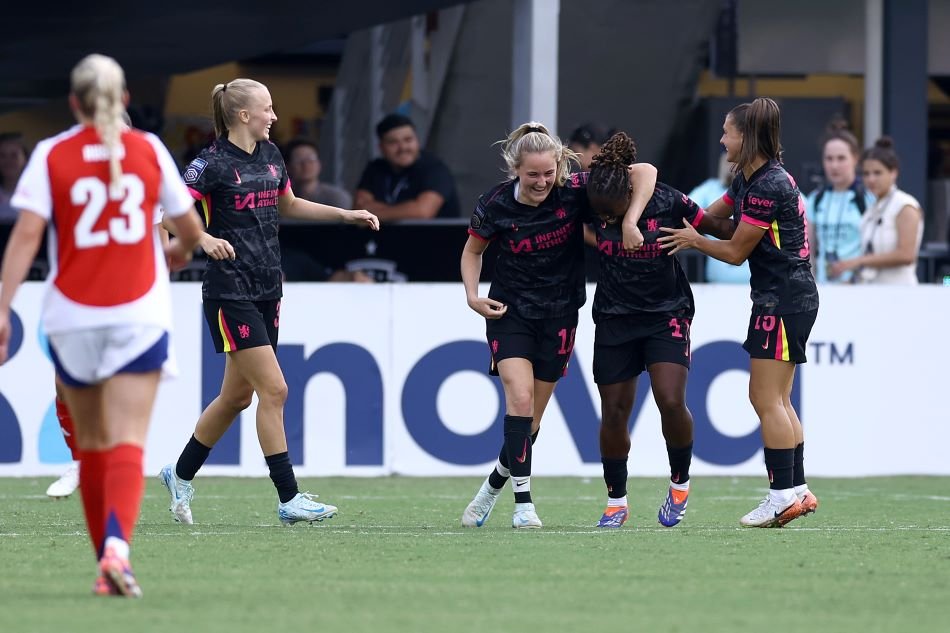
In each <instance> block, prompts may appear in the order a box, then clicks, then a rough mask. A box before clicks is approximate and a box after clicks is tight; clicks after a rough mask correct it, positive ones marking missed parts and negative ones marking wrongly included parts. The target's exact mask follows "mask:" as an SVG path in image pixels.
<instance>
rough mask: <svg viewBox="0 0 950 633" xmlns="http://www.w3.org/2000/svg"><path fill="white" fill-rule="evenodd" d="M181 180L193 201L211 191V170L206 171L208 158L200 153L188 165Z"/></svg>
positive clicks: (212, 184)
mask: <svg viewBox="0 0 950 633" xmlns="http://www.w3.org/2000/svg"><path fill="white" fill-rule="evenodd" d="M182 179H183V180H184V181H185V185H186V186H187V187H188V193H190V194H191V197H192V198H194V199H195V200H201V199H202V198H204V197H205V196H207V195H208V194H209V193H210V192H211V190H212V189H213V186H214V183H213V182H212V177H211V170H210V169H208V157H207V154H206V153H205V152H201V154H199V155H198V156H197V157H196V158H195V159H194V160H192V161H191V162H190V163H188V166H187V167H185V171H184V173H183V174H182Z"/></svg>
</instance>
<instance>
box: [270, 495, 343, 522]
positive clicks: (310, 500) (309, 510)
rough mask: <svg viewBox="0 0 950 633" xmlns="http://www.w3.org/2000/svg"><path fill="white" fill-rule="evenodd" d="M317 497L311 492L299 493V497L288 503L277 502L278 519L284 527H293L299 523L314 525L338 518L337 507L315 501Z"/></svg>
mask: <svg viewBox="0 0 950 633" xmlns="http://www.w3.org/2000/svg"><path fill="white" fill-rule="evenodd" d="M316 498H317V495H312V494H310V493H309V492H298V493H297V496H296V497H294V498H293V499H291V500H290V501H288V502H287V503H280V502H279V501H278V502H277V518H279V519H280V522H281V523H283V524H284V525H293V524H294V523H297V522H299V521H306V522H307V523H313V522H314V521H323V520H324V519H329V518H331V517H333V516H336V512H337V510H336V506H331V505H330V504H327V503H319V502H317V501H314V499H316Z"/></svg>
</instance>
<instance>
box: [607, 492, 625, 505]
mask: <svg viewBox="0 0 950 633" xmlns="http://www.w3.org/2000/svg"><path fill="white" fill-rule="evenodd" d="M625 505H627V495H624V496H622V497H617V498H616V499H614V498H613V497H607V507H608V508H621V507H623V506H625Z"/></svg>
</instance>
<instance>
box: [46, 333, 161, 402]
mask: <svg viewBox="0 0 950 633" xmlns="http://www.w3.org/2000/svg"><path fill="white" fill-rule="evenodd" d="M49 342H50V352H51V355H52V357H53V364H54V365H55V366H56V375H57V376H59V378H60V380H62V381H63V382H64V383H65V384H67V385H69V386H72V387H88V386H89V385H94V384H98V383H100V382H102V381H104V380H106V379H108V378H111V377H112V376H114V375H116V374H119V373H146V372H150V371H156V370H159V369H161V370H162V371H163V373H164V374H166V375H169V374H174V373H175V367H174V362H173V360H172V358H171V355H170V354H169V350H170V346H169V343H168V332H166V331H165V330H164V329H163V328H160V327H156V326H153V325H115V326H109V327H103V328H96V329H94V330H76V331H74V332H61V333H59V334H50V335H49Z"/></svg>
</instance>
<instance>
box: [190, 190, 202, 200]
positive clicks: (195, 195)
mask: <svg viewBox="0 0 950 633" xmlns="http://www.w3.org/2000/svg"><path fill="white" fill-rule="evenodd" d="M188 193H190V194H191V197H192V198H194V199H195V200H201V199H202V198H204V197H205V194H203V193H201V192H200V191H198V190H196V189H192V188H191V187H188Z"/></svg>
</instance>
